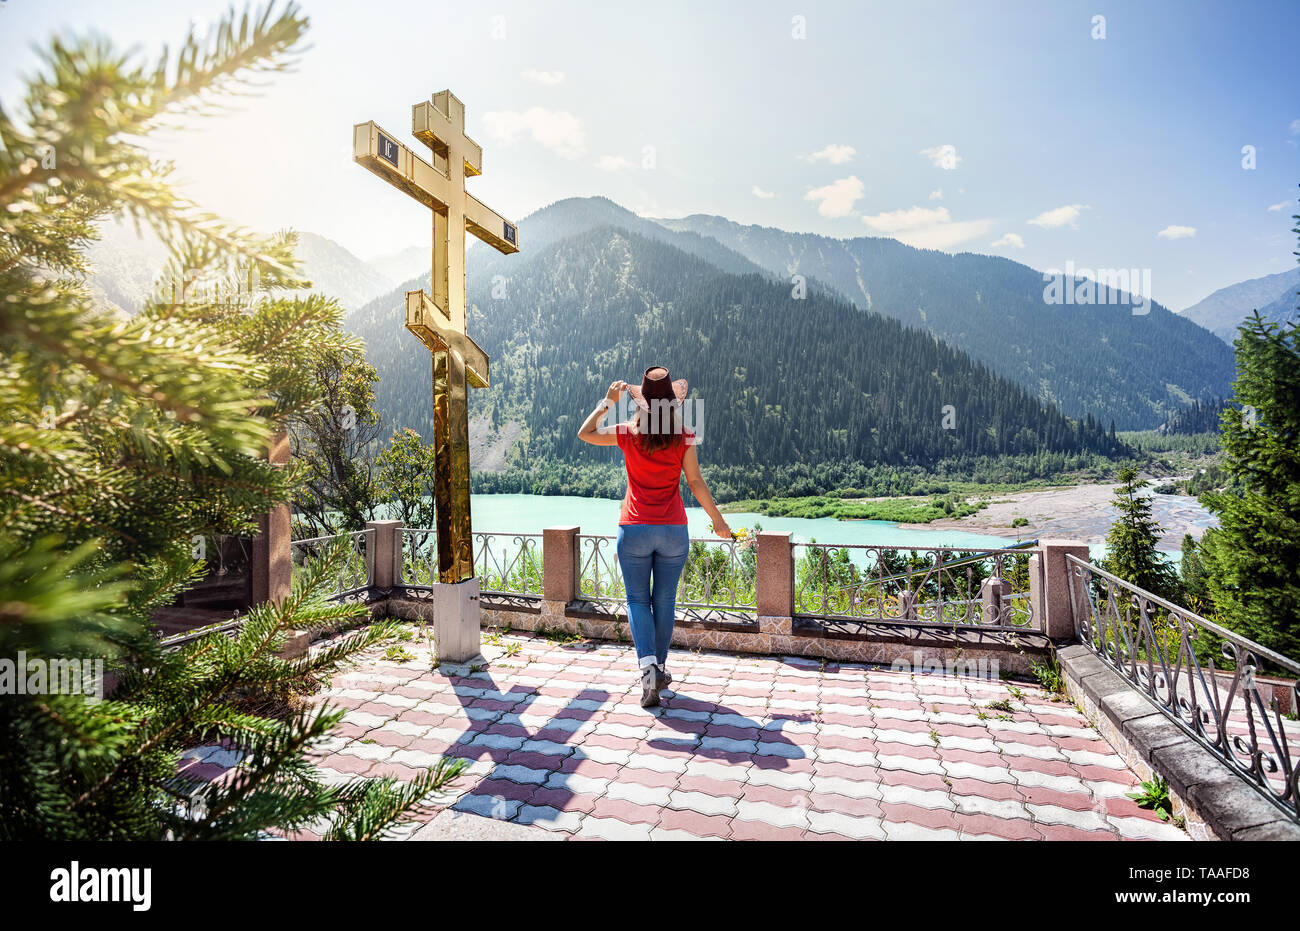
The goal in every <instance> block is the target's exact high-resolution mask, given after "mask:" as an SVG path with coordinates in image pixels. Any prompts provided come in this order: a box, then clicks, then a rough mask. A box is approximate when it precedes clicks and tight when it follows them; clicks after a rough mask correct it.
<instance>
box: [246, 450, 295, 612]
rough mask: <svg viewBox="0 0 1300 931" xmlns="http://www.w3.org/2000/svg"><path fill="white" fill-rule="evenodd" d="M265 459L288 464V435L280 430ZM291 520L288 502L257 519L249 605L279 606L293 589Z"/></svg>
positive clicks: (278, 464) (274, 463)
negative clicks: (250, 603)
mask: <svg viewBox="0 0 1300 931" xmlns="http://www.w3.org/2000/svg"><path fill="white" fill-rule="evenodd" d="M266 459H267V461H268V462H270V463H271V464H272V465H275V466H279V467H280V468H284V467H285V466H286V465H287V464H288V462H289V433H288V431H286V430H280V431H279V432H278V433H276V434H275V436H274V437H272V438H271V442H270V445H269V446H268V447H267V450H266ZM292 543H293V519H292V517H291V515H290V511H289V502H287V501H285V502H283V503H281V504H277V505H276V506H275V507H273V508H271V510H270V511H268V512H267V513H265V514H263V515H262V516H261V517H259V518H258V519H257V536H255V537H254V538H253V551H252V553H251V556H250V565H249V575H250V576H251V582H252V585H251V588H252V603H253V604H255V605H259V604H263V603H264V602H268V601H269V602H273V603H275V604H279V603H280V602H282V601H283V600H284V599H285V598H287V597H288V596H289V591H290V589H292V587H293V547H292V545H291V544H292Z"/></svg>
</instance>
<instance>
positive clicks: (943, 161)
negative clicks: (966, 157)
mask: <svg viewBox="0 0 1300 931" xmlns="http://www.w3.org/2000/svg"><path fill="white" fill-rule="evenodd" d="M921 154H922V155H924V156H925V157H926V158H928V159H929V160H930V161H931V163H932V164H933V165H934V167H936V168H943V169H945V170H947V171H952V170H953V169H954V168H956V167H957V166H958V165H960V164H961V156H960V155H958V154H957V147H956V146H955V145H937V146H934V147H933V148H929V149H922V150H921Z"/></svg>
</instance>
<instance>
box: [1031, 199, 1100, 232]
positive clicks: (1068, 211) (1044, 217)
mask: <svg viewBox="0 0 1300 931" xmlns="http://www.w3.org/2000/svg"><path fill="white" fill-rule="evenodd" d="M1087 209H1088V205H1087V204H1066V205H1065V206H1064V207H1057V208H1055V209H1053V210H1044V211H1043V212H1042V213H1040V214H1039V215H1038V216H1036V217H1034V218H1033V219H1032V220H1026V221H1025V222H1026V223H1028V224H1029V225H1030V226H1038V227H1041V228H1042V229H1045V230H1053V229H1056V228H1057V227H1058V226H1066V225H1069V226H1070V227H1072V228H1073V227H1075V226H1077V225H1078V224H1077V223H1076V222H1075V221H1076V220H1078V219H1079V213H1080V212H1081V211H1083V210H1087Z"/></svg>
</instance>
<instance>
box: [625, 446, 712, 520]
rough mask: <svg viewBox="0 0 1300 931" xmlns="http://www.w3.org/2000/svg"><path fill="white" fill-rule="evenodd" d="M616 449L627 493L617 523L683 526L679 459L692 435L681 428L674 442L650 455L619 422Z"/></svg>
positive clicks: (682, 455)
mask: <svg viewBox="0 0 1300 931" xmlns="http://www.w3.org/2000/svg"><path fill="white" fill-rule="evenodd" d="M616 433H617V437H618V448H619V449H621V450H623V464H624V465H626V466H627V494H625V495H624V496H623V507H622V509H621V510H620V511H619V514H618V522H619V523H620V524H684V523H686V506H685V505H684V504H682V493H681V478H682V458H683V457H684V456H685V455H686V450H687V448H688V447H689V445H690V440H691V439H692V438H693V437H694V436H695V434H693V433H692V432H691V431H690V430H687V429H686V428H685V427H683V428H682V433H681V436H680V437H678V438H677V442H675V443H672V444H671V445H669V446H666V447H664V448H663V449H661V450H658V451H656V452H653V453H647V452H646V451H645V450H644V449H642V448H641V439H640V437H638V436H637V434H635V433H633V432H631V431H630V430H629V428H628V425H627V424H625V423H621V424H618V425H617V429H616Z"/></svg>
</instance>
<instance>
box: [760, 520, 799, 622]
mask: <svg viewBox="0 0 1300 931" xmlns="http://www.w3.org/2000/svg"><path fill="white" fill-rule="evenodd" d="M756 537H757V540H758V565H757V573H758V577H757V579H756V580H755V585H756V587H757V592H756V599H755V601H756V603H757V605H758V615H759V617H783V618H788V617H791V616H792V615H793V614H794V552H793V550H792V549H791V541H790V534H789V532H786V533H777V532H775V531H768V530H760V531H759V532H758V534H757V535H756Z"/></svg>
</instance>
